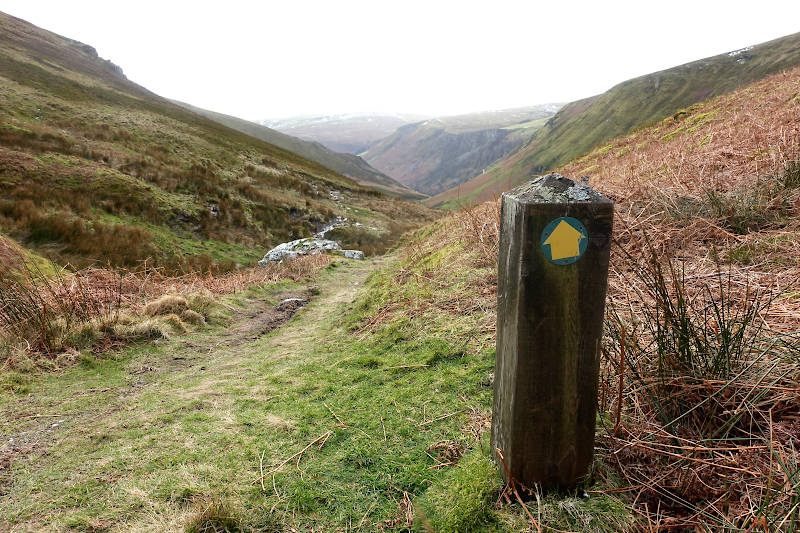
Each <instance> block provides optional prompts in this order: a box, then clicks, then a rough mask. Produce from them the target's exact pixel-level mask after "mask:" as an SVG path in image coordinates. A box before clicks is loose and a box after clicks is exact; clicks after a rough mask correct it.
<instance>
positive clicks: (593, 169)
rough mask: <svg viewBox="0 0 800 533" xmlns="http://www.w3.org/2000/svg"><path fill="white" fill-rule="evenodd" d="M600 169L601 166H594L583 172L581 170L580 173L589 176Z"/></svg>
mask: <svg viewBox="0 0 800 533" xmlns="http://www.w3.org/2000/svg"><path fill="white" fill-rule="evenodd" d="M598 168H600V165H592V166H590V167H586V168H584V169H583V170H581V171H580V172H579V174H587V173H589V172H593V171H595V170H597V169H598Z"/></svg>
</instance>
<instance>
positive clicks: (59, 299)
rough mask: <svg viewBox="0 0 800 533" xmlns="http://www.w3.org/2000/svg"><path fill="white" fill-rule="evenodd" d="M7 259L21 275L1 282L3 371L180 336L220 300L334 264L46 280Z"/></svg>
mask: <svg viewBox="0 0 800 533" xmlns="http://www.w3.org/2000/svg"><path fill="white" fill-rule="evenodd" d="M9 256H10V257H11V258H12V259H10V260H9V261H10V262H13V264H15V265H17V266H18V267H19V270H18V272H17V275H16V276H14V277H5V278H0V296H2V305H1V306H0V358H2V359H3V367H11V368H14V367H15V366H19V365H20V364H23V365H26V364H29V363H30V362H31V361H32V360H33V363H34V364H39V363H46V364H50V363H52V361H54V360H56V359H59V356H60V354H62V353H63V352H73V353H74V351H75V350H80V349H84V348H93V349H95V350H96V351H104V350H108V349H111V348H114V347H115V346H121V345H124V344H127V343H129V342H134V341H138V340H146V339H149V338H161V337H166V336H168V335H169V333H168V331H165V330H164V329H163V328H161V326H163V325H166V326H169V329H170V330H172V331H173V332H176V333H183V332H185V331H186V326H185V324H184V323H188V324H192V325H202V324H203V323H204V322H205V320H206V319H207V318H208V315H209V313H210V311H211V309H212V308H213V307H214V305H215V303H214V302H215V300H216V299H217V297H218V296H220V295H224V294H231V293H236V292H241V291H243V290H245V289H246V288H248V287H252V286H254V285H261V284H266V283H274V282H277V281H280V280H293V281H299V280H303V279H307V278H309V277H312V276H313V275H314V274H316V273H317V272H319V270H321V269H322V268H324V267H325V266H327V265H328V264H329V263H330V261H331V259H330V257H329V256H326V255H316V256H304V257H300V258H298V259H296V260H294V261H291V262H287V263H281V264H270V265H267V266H266V267H254V268H247V269H240V270H236V271H232V272H229V273H227V274H217V275H213V274H211V273H202V272H199V273H198V272H190V273H188V274H184V275H182V276H179V277H176V276H170V275H167V274H164V273H163V272H162V271H161V270H159V269H155V268H143V269H141V270H139V271H136V272H124V271H120V270H109V269H99V268H88V269H84V270H80V271H77V272H74V273H71V272H67V271H56V272H54V273H53V272H43V271H42V269H41V268H40V267H39V266H38V265H36V264H33V263H31V262H30V260H28V259H26V258H24V257H22V256H20V255H19V252H18V251H12V252H11V253H10V254H9ZM146 316H149V317H154V318H152V319H148V318H143V317H146ZM156 318H158V319H160V320H156ZM120 326H124V327H120ZM160 328H161V329H160Z"/></svg>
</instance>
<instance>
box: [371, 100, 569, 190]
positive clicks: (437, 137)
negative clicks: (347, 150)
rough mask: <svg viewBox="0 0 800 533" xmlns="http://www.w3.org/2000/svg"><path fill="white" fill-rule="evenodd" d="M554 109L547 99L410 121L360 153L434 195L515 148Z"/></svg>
mask: <svg viewBox="0 0 800 533" xmlns="http://www.w3.org/2000/svg"><path fill="white" fill-rule="evenodd" d="M557 109H558V105H555V104H547V105H540V106H532V107H525V108H516V109H507V110H502V111H486V112H482V113H471V114H466V115H457V116H451V117H441V118H434V119H430V120H426V121H424V122H420V123H416V124H409V125H406V126H402V127H400V128H398V129H397V131H396V132H395V133H394V134H392V135H390V136H388V137H386V138H385V139H383V140H382V141H380V142H379V143H377V144H376V145H375V146H373V147H372V148H370V149H369V150H368V151H366V152H365V153H364V154H363V156H364V159H366V160H367V161H369V163H370V164H371V165H373V166H374V167H376V168H379V169H380V170H382V171H383V172H385V173H386V174H388V175H390V176H392V177H393V178H395V179H397V180H398V181H399V182H401V183H403V184H404V185H406V186H408V187H411V188H413V189H415V190H418V191H421V192H424V193H426V194H436V193H439V192H441V191H444V190H447V189H449V188H450V187H454V186H457V185H458V184H460V183H462V182H464V181H466V180H468V179H469V178H471V177H473V176H474V175H475V174H476V173H478V172H481V171H482V170H483V169H485V168H486V167H488V166H489V165H491V164H492V163H493V162H495V161H496V160H498V159H499V158H501V157H503V156H506V155H508V154H511V153H513V152H514V151H516V150H517V149H518V148H519V147H521V146H522V145H523V144H524V143H525V141H526V140H527V139H529V138H530V136H531V135H533V134H534V132H536V130H537V129H539V128H540V127H542V126H543V125H544V123H545V121H546V119H547V117H549V116H552V114H553V113H554V112H555V111H556V110H557Z"/></svg>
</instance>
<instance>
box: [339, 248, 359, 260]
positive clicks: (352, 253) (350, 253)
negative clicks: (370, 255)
mask: <svg viewBox="0 0 800 533" xmlns="http://www.w3.org/2000/svg"><path fill="white" fill-rule="evenodd" d="M335 253H337V254H341V255H343V256H345V257H346V258H348V259H364V252H362V251H361V250H337V251H336V252H335Z"/></svg>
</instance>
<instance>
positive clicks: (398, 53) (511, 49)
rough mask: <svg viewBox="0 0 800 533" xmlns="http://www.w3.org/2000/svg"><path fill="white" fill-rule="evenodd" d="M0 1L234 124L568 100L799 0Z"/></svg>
mask: <svg viewBox="0 0 800 533" xmlns="http://www.w3.org/2000/svg"><path fill="white" fill-rule="evenodd" d="M0 10H2V11H5V12H6V13H9V14H11V15H14V16H17V17H20V18H22V19H25V20H27V21H29V22H32V23H33V24H36V25H37V26H40V27H42V28H45V29H47V30H50V31H54V32H56V33H58V34H61V35H64V36H67V37H70V38H73V39H77V40H79V41H82V42H84V43H87V44H90V45H92V46H94V47H95V48H97V50H98V53H99V54H100V56H102V57H104V58H106V59H110V60H111V61H113V62H114V63H116V64H118V65H120V66H121V67H122V68H123V70H124V71H125V74H126V75H127V76H128V78H130V79H131V80H133V81H135V82H136V83H139V84H140V85H143V86H145V87H147V88H148V89H150V90H152V91H154V92H156V93H158V94H160V95H162V96H166V97H169V98H175V99H179V100H183V101H185V102H189V103H191V104H194V105H197V106H200V107H204V108H207V109H211V110H214V111H219V112H223V113H228V114H231V115H235V116H239V117H242V118H246V119H260V118H281V117H287V116H292V115H304V114H334V113H345V112H359V111H376V112H404V113H419V114H430V115H445V114H455V113H464V112H470V111H479V110H487V109H503V108H508V107H516V106H523V105H533V104H540V103H547V102H567V101H571V100H575V99H578V98H582V97H586V96H591V95H593V94H597V93H600V92H603V91H605V90H607V89H609V88H610V87H611V86H613V85H615V84H617V83H619V82H622V81H624V80H626V79H629V78H632V77H635V76H639V75H642V74H647V73H649V72H653V71H657V70H662V69H665V68H669V67H672V66H675V65H679V64H681V63H686V62H688V61H692V60H695V59H700V58H703V57H707V56H710V55H716V54H719V53H723V52H727V51H730V50H735V49H738V48H743V47H745V46H748V45H752V44H757V43H760V42H763V41H768V40H770V39H774V38H777V37H781V36H784V35H788V34H791V33H795V32H798V31H800V1H799V0H783V1H773V0H750V1H747V2H740V1H738V0H729V1H706V0H692V1H684V0H661V1H647V0H639V1H636V2H629V1H613V0H607V1H594V2H576V1H569V0H552V1H547V2H544V1H533V0H530V1H526V2H523V1H519V2H511V1H503V0H483V1H480V2H471V1H467V0H460V1H436V0H424V1H416V0H401V1H400V0H398V1H393V2H386V1H382V0H370V1H350V0H319V1H316V0H315V1H301V0H279V1H258V2H256V1H252V2H245V1H237V0H226V1H222V0H215V1H213V2H204V1H201V0H197V1H193V2H177V1H170V0H161V1H155V2H154V1H150V0H138V1H124V2H123V1H114V0H104V1H81V0H71V1H63V0H57V1H38V0H18V1H17V0H8V1H7V0H0ZM0 38H2V35H0Z"/></svg>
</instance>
